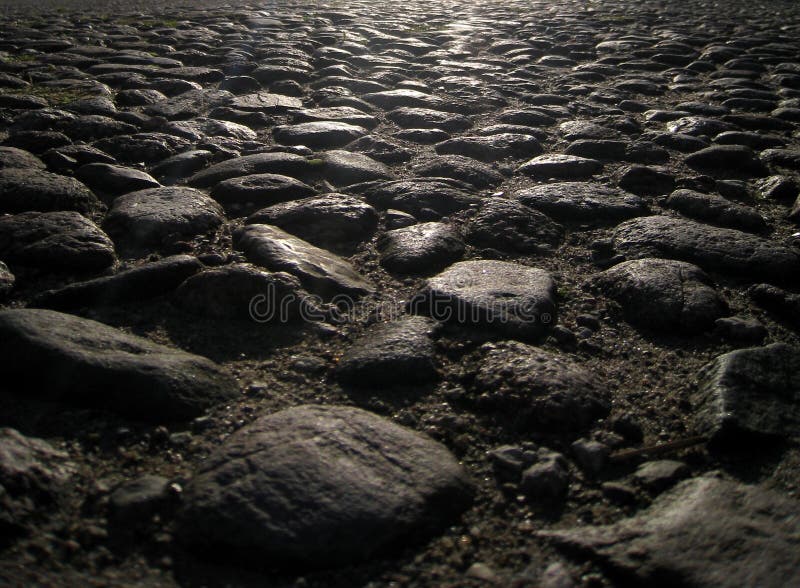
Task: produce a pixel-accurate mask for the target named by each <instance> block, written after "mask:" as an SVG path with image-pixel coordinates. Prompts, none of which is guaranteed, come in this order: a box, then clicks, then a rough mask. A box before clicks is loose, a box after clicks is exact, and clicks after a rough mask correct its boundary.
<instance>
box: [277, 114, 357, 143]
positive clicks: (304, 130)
mask: <svg viewBox="0 0 800 588" xmlns="http://www.w3.org/2000/svg"><path fill="white" fill-rule="evenodd" d="M367 132H368V131H367V129H365V128H364V127H359V126H356V125H351V124H348V123H344V122H334V121H316V122H306V123H298V124H294V125H280V126H277V127H275V128H274V129H273V130H272V134H273V136H274V137H275V140H276V141H277V142H278V143H281V144H283V145H305V146H306V147H310V148H311V149H330V148H331V147H342V146H344V145H347V144H348V143H350V142H352V141H355V140H356V139H358V138H359V137H363V136H364V135H366V134H367Z"/></svg>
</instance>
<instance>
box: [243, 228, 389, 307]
mask: <svg viewBox="0 0 800 588" xmlns="http://www.w3.org/2000/svg"><path fill="white" fill-rule="evenodd" d="M233 240H234V246H235V247H236V248H237V249H239V250H240V251H242V252H244V254H245V256H246V257H247V259H248V260H249V261H250V262H251V263H254V264H256V265H260V266H262V267H265V268H266V269H268V270H270V271H273V272H287V273H289V274H292V275H293V276H296V277H297V278H299V279H300V282H301V283H302V284H303V286H304V287H305V288H307V289H308V290H309V291H311V292H312V293H314V294H318V295H320V296H323V297H325V298H331V297H333V296H336V295H337V294H349V295H353V296H361V295H364V294H367V293H370V292H373V291H374V290H375V287H374V285H373V284H372V283H371V282H369V281H368V280H367V279H366V278H365V277H363V276H362V275H360V274H359V273H358V272H357V271H356V270H355V268H353V266H352V265H351V264H350V263H349V262H348V261H346V260H344V259H343V258H341V257H339V256H338V255H335V254H333V253H331V252H330V251H327V250H325V249H321V248H319V247H315V246H314V245H312V244H310V243H308V242H306V241H303V240H302V239H299V238H297V237H295V236H293V235H290V234H289V233H287V232H285V231H283V230H282V229H279V228H278V227H273V226H270V225H247V226H245V227H242V228H241V229H239V230H237V231H236V232H235V233H234V235H233Z"/></svg>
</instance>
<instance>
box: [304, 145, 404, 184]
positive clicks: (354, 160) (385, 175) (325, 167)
mask: <svg viewBox="0 0 800 588" xmlns="http://www.w3.org/2000/svg"><path fill="white" fill-rule="evenodd" d="M321 162H322V166H321V170H320V171H321V173H322V174H323V176H324V177H325V179H327V180H328V181H330V182H331V183H332V184H333V185H334V186H336V187H342V186H349V185H351V184H358V183H361V182H371V181H375V180H390V179H393V178H394V174H393V173H392V172H391V171H390V170H389V168H388V167H386V166H385V165H384V164H382V163H381V162H379V161H375V160H374V159H372V158H371V157H368V156H366V155H362V154H361V153H350V152H349V151H341V150H334V151H325V152H324V153H322V155H321Z"/></svg>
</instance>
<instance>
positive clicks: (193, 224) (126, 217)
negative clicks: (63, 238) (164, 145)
mask: <svg viewBox="0 0 800 588" xmlns="http://www.w3.org/2000/svg"><path fill="white" fill-rule="evenodd" d="M223 220H225V216H224V214H223V212H222V208H221V207H220V205H219V204H217V203H216V202H215V201H214V200H212V199H211V198H209V197H208V196H206V195H205V194H204V193H202V192H200V191H199V190H195V189H193V188H182V187H181V188H179V187H163V188H151V189H149V190H140V191H138V192H131V193H130V194H125V195H124V196H120V197H119V198H117V199H116V200H114V204H113V205H112V207H111V210H110V211H109V212H108V215H107V216H106V218H105V221H103V228H104V229H105V230H106V232H108V234H109V235H111V238H112V239H114V242H115V243H117V244H118V245H120V246H122V247H124V248H127V249H130V250H143V249H148V248H151V247H159V246H161V245H163V244H164V243H165V241H166V240H168V239H184V238H192V237H195V236H197V235H200V234H203V233H206V232H208V231H210V230H212V229H215V228H216V227H218V226H219V225H220V224H222V222H223Z"/></svg>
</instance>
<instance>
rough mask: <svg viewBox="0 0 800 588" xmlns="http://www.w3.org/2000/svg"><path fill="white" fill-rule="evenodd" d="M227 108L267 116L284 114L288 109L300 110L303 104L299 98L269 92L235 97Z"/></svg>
mask: <svg viewBox="0 0 800 588" xmlns="http://www.w3.org/2000/svg"><path fill="white" fill-rule="evenodd" d="M228 106H230V107H231V108H235V109H238V110H255V111H258V112H264V113H267V114H274V113H281V112H286V111H287V110H288V109H290V108H302V107H303V102H302V101H301V100H300V99H299V98H294V97H291V96H283V95H281V94H270V93H269V92H256V93H254V94H245V95H243V96H237V97H235V98H233V99H232V100H230V102H229V103H228Z"/></svg>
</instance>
